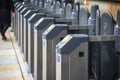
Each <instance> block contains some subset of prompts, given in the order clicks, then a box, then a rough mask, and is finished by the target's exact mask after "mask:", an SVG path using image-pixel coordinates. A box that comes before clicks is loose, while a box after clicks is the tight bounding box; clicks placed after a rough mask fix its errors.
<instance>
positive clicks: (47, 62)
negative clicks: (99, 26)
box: [42, 24, 88, 80]
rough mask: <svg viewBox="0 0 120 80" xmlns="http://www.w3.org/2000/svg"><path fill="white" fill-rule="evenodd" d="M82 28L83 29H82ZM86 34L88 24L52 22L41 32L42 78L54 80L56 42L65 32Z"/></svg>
mask: <svg viewBox="0 0 120 80" xmlns="http://www.w3.org/2000/svg"><path fill="white" fill-rule="evenodd" d="M83 28H84V29H83ZM80 33H83V34H88V26H87V25H86V26H85V25H84V26H79V25H78V26H77V25H76V26H75V25H74V26H70V25H66V24H53V25H51V26H50V27H49V28H48V29H47V30H45V31H44V32H43V35H42V36H43V37H42V44H43V50H42V56H43V57H42V58H43V60H42V61H43V63H42V64H43V71H42V72H43V79H42V80H56V52H55V48H56V44H57V43H58V42H60V41H61V40H62V39H63V38H64V37H65V36H66V35H67V34H80Z"/></svg>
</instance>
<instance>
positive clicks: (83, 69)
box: [56, 34, 89, 80]
mask: <svg viewBox="0 0 120 80" xmlns="http://www.w3.org/2000/svg"><path fill="white" fill-rule="evenodd" d="M88 51H89V46H88V35H85V34H71V35H67V36H66V37H65V38H64V39H63V40H62V41H60V42H59V43H58V44H57V45H56V80H88Z"/></svg>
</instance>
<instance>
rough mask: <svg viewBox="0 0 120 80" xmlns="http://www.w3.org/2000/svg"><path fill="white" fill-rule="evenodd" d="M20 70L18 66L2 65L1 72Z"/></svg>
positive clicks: (0, 66)
mask: <svg viewBox="0 0 120 80" xmlns="http://www.w3.org/2000/svg"><path fill="white" fill-rule="evenodd" d="M9 70H20V68H19V65H18V64H13V65H0V71H9ZM0 80H1V79H0Z"/></svg>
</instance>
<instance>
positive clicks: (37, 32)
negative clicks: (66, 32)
mask: <svg viewBox="0 0 120 80" xmlns="http://www.w3.org/2000/svg"><path fill="white" fill-rule="evenodd" d="M57 23H58V24H62V23H65V24H71V20H70V19H59V18H47V17H45V18H41V19H40V20H39V21H38V22H36V23H35V25H34V26H35V29H34V56H32V57H34V59H35V60H34V76H35V77H34V78H35V80H37V79H38V80H39V79H40V80H41V79H42V32H43V31H45V30H46V29H47V28H48V27H49V26H51V24H57ZM37 75H39V76H37ZM36 76H37V77H36Z"/></svg>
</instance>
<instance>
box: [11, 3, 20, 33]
mask: <svg viewBox="0 0 120 80" xmlns="http://www.w3.org/2000/svg"><path fill="white" fill-rule="evenodd" d="M19 5H20V4H19V2H17V3H15V4H14V7H15V10H16V8H17V7H18V6H19ZM12 30H13V31H15V16H14V17H12Z"/></svg>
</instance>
